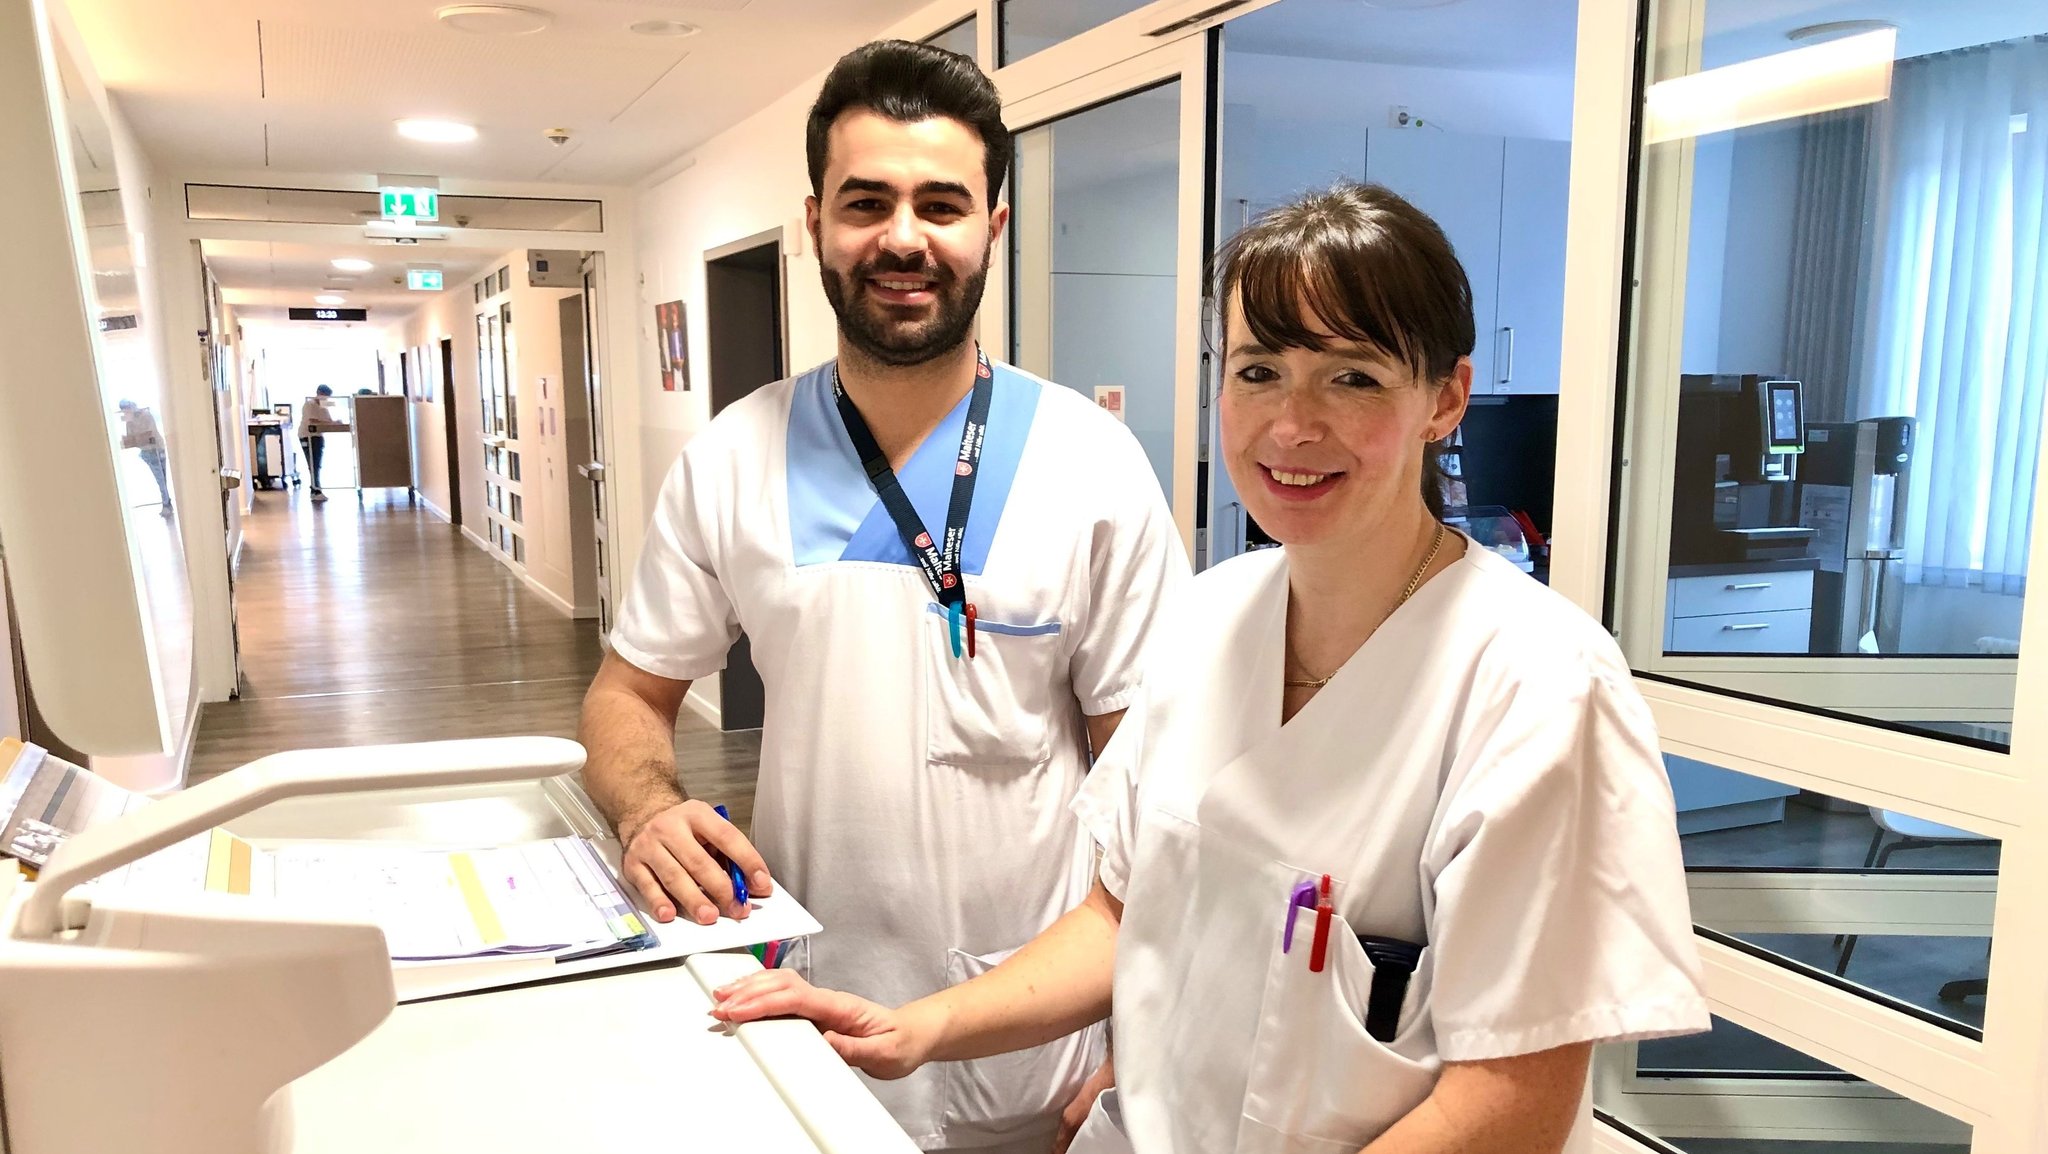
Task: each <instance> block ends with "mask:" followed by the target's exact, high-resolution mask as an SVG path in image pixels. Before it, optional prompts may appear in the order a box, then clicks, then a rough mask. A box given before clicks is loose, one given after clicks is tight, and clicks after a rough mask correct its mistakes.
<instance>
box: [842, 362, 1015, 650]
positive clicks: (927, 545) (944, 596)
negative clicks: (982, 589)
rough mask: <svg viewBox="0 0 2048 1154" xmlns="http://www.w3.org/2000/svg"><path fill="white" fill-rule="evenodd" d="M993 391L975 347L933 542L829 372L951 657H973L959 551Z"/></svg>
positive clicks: (971, 614) (971, 612) (990, 372)
mask: <svg viewBox="0 0 2048 1154" xmlns="http://www.w3.org/2000/svg"><path fill="white" fill-rule="evenodd" d="M994 393H995V371H994V369H993V368H992V367H991V366H990V365H989V361H988V354H987V353H985V352H982V351H981V350H980V349H979V348H976V349H975V364H974V391H973V393H972V395H971V397H970V399H969V400H968V403H967V423H966V425H965V426H963V427H962V428H961V430H960V454H959V457H958V458H957V459H956V460H955V462H954V465H953V496H952V500H951V501H950V502H949V503H948V504H947V506H946V530H945V533H946V535H945V537H944V538H943V539H942V540H941V541H939V542H934V541H933V540H932V535H931V533H929V532H928V531H926V529H925V527H924V521H923V519H921V518H920V517H919V516H918V515H917V509H916V507H915V506H913V505H912V504H911V503H910V497H909V495H908V494H906V493H905V492H904V491H903V484H902V482H901V481H899V480H898V479H897V477H896V470H894V469H892V468H890V467H889V458H888V457H887V456H886V455H884V454H883V452H882V447H881V445H880V444H879V443H877V442H876V441H875V435H874V433H873V432H872V431H870V430H869V429H868V423H867V420H866V419H865V418H863V417H862V416H861V415H860V410H859V409H858V408H856V407H855V406H854V403H853V398H851V397H849V396H847V395H846V389H845V387H844V386H843V385H842V384H841V383H840V381H839V369H838V368H837V367H836V366H835V367H834V368H833V370H832V395H833V397H834V398H835V399H836V400H837V401H838V404H839V419H840V421H841V423H843V424H844V425H845V426H846V436H847V439H848V440H850V441H852V442H853V449H854V452H856V453H858V454H859V455H860V464H861V469H862V471H864V472H865V473H867V475H868V484H870V485H872V486H874V489H875V495H876V496H877V497H879V498H881V501H882V507H883V508H885V509H887V510H888V511H889V519H890V520H892V521H894V522H895V523H896V532H897V533H898V534H899V535H901V536H902V538H903V544H904V547H905V548H907V549H909V550H910V555H911V556H912V557H915V558H916V559H917V564H918V567H919V568H921V569H923V570H924V578H925V580H926V581H927V582H928V583H930V585H931V587H932V593H933V594H934V595H935V596H937V597H938V599H939V604H940V605H943V606H945V609H946V635H947V639H948V640H949V641H950V642H951V644H952V648H953V656H954V657H956V658H957V657H965V658H969V659H972V658H973V657H974V642H975V636H974V634H975V629H974V624H975V620H976V618H977V617H978V616H979V614H978V613H977V612H976V611H975V607H974V606H973V605H972V604H970V603H969V602H968V600H967V585H966V579H965V577H964V575H963V574H962V573H961V571H960V549H961V545H962V543H964V542H965V541H966V539H967V514H968V512H969V511H970V510H971V509H972V508H973V505H974V481H975V478H976V476H977V475H979V473H980V472H981V447H982V443H983V442H984V441H985V440H986V439H987V436H988V410H989V404H990V401H991V400H992V398H993V395H994Z"/></svg>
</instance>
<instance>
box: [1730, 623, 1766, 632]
mask: <svg viewBox="0 0 2048 1154" xmlns="http://www.w3.org/2000/svg"><path fill="white" fill-rule="evenodd" d="M1770 627H1771V626H1770V623H1769V622H1759V623H1757V624H1755V625H1723V626H1721V628H1722V629H1724V630H1726V631H1728V632H1730V633H1749V632H1753V631H1755V630H1758V629H1769V628H1770Z"/></svg>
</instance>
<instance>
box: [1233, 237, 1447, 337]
mask: <svg viewBox="0 0 2048 1154" xmlns="http://www.w3.org/2000/svg"><path fill="white" fill-rule="evenodd" d="M1261 239H1266V240H1267V243H1251V244H1247V245H1246V246H1244V247H1243V248H1242V249H1240V250H1239V251H1238V253H1237V254H1236V268H1235V270H1234V271H1235V273H1236V277H1235V280H1236V284H1235V288H1236V290H1237V294H1238V307H1239V308H1240V309H1241V310H1242V311H1243V313H1244V321H1245V327H1246V328H1247V329H1249V330H1250V331H1251V335H1252V339H1253V340H1254V341H1256V342H1257V343H1258V344H1260V345H1262V346H1264V347H1265V348H1268V349H1271V350H1273V351H1274V352H1280V351H1282V350H1285V349H1310V350H1313V351H1316V352H1324V351H1327V349H1328V348H1329V346H1330V345H1331V344H1332V340H1331V338H1333V337H1334V338H1335V339H1336V340H1337V341H1341V342H1350V343H1354V344H1361V345H1369V346H1371V347H1373V348H1376V349H1379V350H1381V351H1382V352H1384V353H1385V354H1386V355H1387V356H1389V357H1391V358H1392V359H1394V360H1397V361H1399V362H1401V363H1403V364H1409V365H1412V364H1413V362H1414V359H1415V358H1414V357H1413V356H1412V355H1411V354H1410V351H1409V345H1410V343H1411V342H1410V341H1408V340H1407V339H1406V334H1405V333H1403V332H1402V331H1401V330H1400V329H1399V328H1398V327H1396V326H1395V325H1394V324H1393V323H1392V318H1393V316H1394V315H1395V310H1394V308H1393V306H1392V302H1391V301H1389V300H1388V299H1387V296H1386V294H1385V293H1384V292H1382V291H1380V288H1379V286H1378V284H1377V280H1378V278H1376V277H1374V276H1373V275H1371V269H1370V268H1369V266H1370V265H1373V264H1376V263H1379V262H1377V261H1375V260H1373V256H1374V255H1375V254H1373V252H1372V250H1371V249H1369V248H1353V247H1352V246H1347V245H1337V244H1332V243H1329V242H1330V241H1333V240H1335V239H1337V238H1334V237H1329V236H1328V234H1327V233H1325V234H1324V236H1322V237H1318V238H1316V240H1312V241H1309V242H1308V243H1306V244H1302V245H1300V246H1299V247H1294V248H1292V249H1290V248H1287V247H1283V246H1281V245H1280V244H1277V243H1272V240H1271V239H1268V238H1261ZM1317 241H1321V242H1322V243H1317Z"/></svg>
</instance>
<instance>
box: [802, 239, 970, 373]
mask: <svg viewBox="0 0 2048 1154" xmlns="http://www.w3.org/2000/svg"><path fill="white" fill-rule="evenodd" d="M990 247H991V248H993V247H994V246H993V244H991V245H990ZM898 272H900V273H915V274H918V275H920V276H930V277H935V278H937V279H936V282H935V283H934V284H933V285H932V294H933V296H935V297H936V298H937V302H938V310H937V312H936V314H935V315H933V317H932V318H931V319H930V320H928V321H926V322H924V323H923V324H921V325H918V326H916V327H914V328H911V329H909V330H908V331H905V330H903V329H901V328H900V327H898V326H895V325H891V324H888V323H886V322H883V321H881V320H880V319H879V318H877V317H876V316H875V315H874V314H873V313H872V312H871V311H870V310H868V309H866V308H857V307H854V306H853V304H852V303H851V301H850V300H849V299H848V298H849V297H850V296H851V293H850V291H849V289H850V288H851V287H852V286H865V285H866V284H867V281H868V278H870V277H878V276H887V275H888V274H890V273H898ZM818 276H819V279H820V280H821V281H823V282H824V285H825V299H826V300H827V301H830V302H831V304H832V311H833V313H834V314H836V315H837V316H838V317H839V331H840V332H841V333H842V334H844V335H845V337H846V339H847V341H848V343H850V344H852V345H853V347H854V348H856V349H859V350H860V351H861V353H862V354H863V355H865V356H867V357H868V358H869V359H871V360H873V361H875V362H876V363H878V364H884V365H898V366H903V365H921V364H923V363H925V362H926V361H929V360H932V359H933V358H935V357H938V356H940V355H941V354H944V353H948V352H951V351H952V350H954V349H956V348H959V347H960V343H961V342H962V341H965V340H966V339H967V333H968V331H969V330H970V329H972V328H973V327H974V313H975V310H976V309H979V308H980V307H981V294H982V290H983V289H984V288H986V287H987V285H988V253H986V252H984V253H983V254H982V261H981V267H980V268H979V269H977V270H975V272H974V275H972V276H970V277H968V278H967V279H966V280H965V281H961V280H958V279H956V278H955V277H954V276H953V274H952V272H951V270H949V269H947V268H946V267H945V266H943V265H940V264H938V263H937V262H935V261H919V262H917V263H915V264H912V263H910V262H908V261H904V260H899V259H897V258H895V257H893V256H891V255H889V254H887V253H884V254H882V257H881V259H880V260H877V261H874V262H871V263H868V264H862V265H857V266H855V268H854V270H853V273H852V275H851V276H843V275H841V274H840V273H839V272H838V271H837V270H835V269H833V268H832V267H831V266H830V265H827V264H825V263H823V262H822V261H821V262H819V265H818Z"/></svg>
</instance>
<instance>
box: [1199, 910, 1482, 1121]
mask: <svg viewBox="0 0 2048 1154" xmlns="http://www.w3.org/2000/svg"><path fill="white" fill-rule="evenodd" d="M1301 920H1302V922H1303V926H1302V928H1301V929H1297V930H1296V931H1295V935H1294V949H1293V950H1292V952H1286V953H1283V952H1282V951H1281V949H1280V943H1279V942H1277V941H1276V942H1274V943H1273V950H1272V956H1271V958H1270V960H1269V961H1268V963H1267V968H1266V988H1265V994H1264V996H1263V998H1262V999H1261V1001H1260V1005H1259V1028H1258V1033H1257V1035H1256V1036H1254V1038H1253V1039H1252V1061H1251V1078H1250V1081H1249V1083H1248V1084H1247V1085H1246V1087H1245V1098H1244V1120H1243V1124H1242V1127H1243V1128H1242V1130H1241V1131H1240V1133H1239V1136H1238V1146H1237V1149H1238V1154H1281V1152H1283V1151H1284V1152H1286V1154H1324V1152H1325V1151H1328V1152H1331V1154H1335V1152H1337V1151H1344V1152H1346V1154H1353V1152H1355V1151H1357V1150H1358V1149H1359V1148H1360V1147H1362V1146H1364V1145H1366V1144H1367V1143H1369V1142H1371V1141H1372V1140H1373V1139H1374V1138H1377V1137H1378V1136H1379V1135H1380V1132H1381V1131H1383V1130H1385V1129H1386V1128H1387V1127H1389V1126H1391V1125H1393V1124H1394V1123H1395V1122H1398V1121H1400V1120H1401V1118H1402V1117H1403V1116H1404V1115H1406V1114H1407V1113H1408V1111H1410V1110H1412V1109H1414V1108H1415V1107H1416V1106H1417V1105H1419V1104H1420V1103H1421V1102H1422V1100H1423V1099H1424V1098H1427V1097H1428V1096H1429V1092H1430V1091H1431V1090H1432V1089H1434V1088H1435V1087H1436V1080H1437V1074H1438V1072H1439V1071H1440V1070H1441V1069H1442V1063H1441V1062H1440V1061H1439V1060H1438V1058H1437V1056H1436V1041H1435V1037H1434V1035H1433V1032H1432V1031H1431V1030H1430V1027H1429V1025H1428V1023H1427V1022H1426V1021H1425V1018H1426V1015H1425V1014H1424V1013H1423V1008H1424V1005H1425V1003H1426V1002H1427V1001H1428V998H1429V984H1430V974H1431V971H1432V966H1431V964H1430V963H1431V959H1430V954H1429V951H1428V950H1427V949H1425V950H1423V952H1422V957H1421V959H1420V960H1419V963H1418V964H1417V966H1416V968H1415V974H1414V976H1413V977H1412V978H1411V979H1410V981H1409V982H1408V989H1407V992H1406V994H1405V995H1404V996H1403V998H1402V1003H1401V1012H1400V1018H1399V1024H1398V1025H1397V1026H1396V1028H1395V1033H1394V1037H1393V1040H1392V1041H1390V1042H1380V1041H1378V1040H1376V1039H1374V1038H1373V1036H1372V1035H1371V1034H1369V1033H1367V1032H1366V1028H1365V1020H1366V1011H1367V1008H1368V1005H1369V999H1370V995H1371V990H1372V981H1373V964H1372V961H1371V959H1369V958H1368V957H1366V953H1365V948H1364V947H1363V946H1361V945H1360V944H1359V942H1358V938H1357V936H1356V935H1355V934H1353V932H1352V930H1351V927H1350V926H1349V925H1347V924H1346V923H1345V921H1344V919H1343V917H1342V916H1341V915H1338V916H1334V917H1332V918H1331V921H1330V936H1329V955H1328V959H1327V963H1326V964H1325V966H1324V967H1323V972H1322V973H1320V974H1318V973H1315V972H1312V971H1311V970H1310V969H1309V968H1308V967H1309V951H1308V949H1307V948H1305V947H1306V946H1307V945H1308V941H1307V939H1308V938H1309V937H1310V936H1311V935H1309V934H1305V933H1304V932H1303V930H1306V929H1307V928H1308V923H1311V922H1312V921H1313V912H1312V911H1306V910H1305V911H1303V916H1302V919H1301Z"/></svg>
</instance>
